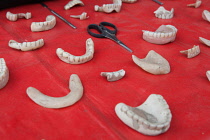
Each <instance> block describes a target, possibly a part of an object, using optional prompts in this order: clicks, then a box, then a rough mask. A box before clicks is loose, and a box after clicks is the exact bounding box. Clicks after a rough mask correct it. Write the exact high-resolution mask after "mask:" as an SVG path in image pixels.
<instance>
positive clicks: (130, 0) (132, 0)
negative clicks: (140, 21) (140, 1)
mask: <svg viewBox="0 0 210 140" xmlns="http://www.w3.org/2000/svg"><path fill="white" fill-rule="evenodd" d="M136 1H137V0H122V2H125V3H134V2H136Z"/></svg>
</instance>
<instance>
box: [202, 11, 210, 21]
mask: <svg viewBox="0 0 210 140" xmlns="http://www.w3.org/2000/svg"><path fill="white" fill-rule="evenodd" d="M202 17H203V19H204V20H206V21H208V22H210V12H209V11H208V10H203V12H202Z"/></svg>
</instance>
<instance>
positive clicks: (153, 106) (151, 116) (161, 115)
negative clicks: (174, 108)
mask: <svg viewBox="0 0 210 140" xmlns="http://www.w3.org/2000/svg"><path fill="white" fill-rule="evenodd" d="M115 112H116V114H117V116H118V117H119V119H120V120H121V121H122V122H123V123H125V124H126V125H127V126H129V127H131V128H132V129H134V130H136V131H138V132H139V133H142V134H144V135H150V136H155V135H159V134H161V133H164V132H166V131H167V130H168V129H169V127H170V122H171V119H172V114H171V111H170V109H169V106H168V104H167V102H166V101H165V99H164V98H163V97H162V96H161V95H158V94H151V95H150V96H149V97H148V98H147V100H146V101H145V102H144V103H143V104H141V105H140V106H137V107H131V106H128V105H126V104H124V103H119V104H117V105H116V107H115Z"/></svg>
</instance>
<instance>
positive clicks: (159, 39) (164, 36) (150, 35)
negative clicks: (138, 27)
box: [142, 25, 178, 44]
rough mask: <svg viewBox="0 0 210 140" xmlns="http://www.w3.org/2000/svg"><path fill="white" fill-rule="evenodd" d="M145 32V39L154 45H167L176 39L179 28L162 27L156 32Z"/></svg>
mask: <svg viewBox="0 0 210 140" xmlns="http://www.w3.org/2000/svg"><path fill="white" fill-rule="evenodd" d="M142 31H143V39H144V40H146V41H147V42H150V43H153V44H166V43H169V42H173V41H174V40H175V38H176V33H177V31H178V30H177V28H176V27H174V26H172V25H161V26H160V27H159V28H158V29H157V30H156V31H155V32H152V31H146V30H142Z"/></svg>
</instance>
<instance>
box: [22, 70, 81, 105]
mask: <svg viewBox="0 0 210 140" xmlns="http://www.w3.org/2000/svg"><path fill="white" fill-rule="evenodd" d="M69 89H70V90H71V91H70V93H69V94H67V95H66V96H63V97H50V96H47V95H45V94H43V93H41V92H40V91H39V90H37V89H36V88H33V87H28V88H27V90H26V93H27V94H28V96H29V98H30V99H31V100H33V101H34V102H35V103H37V104H38V105H40V106H43V107H46V108H63V107H68V106H71V105H73V104H75V103H76V102H77V101H79V100H80V99H81V97H82V95H83V86H82V83H81V81H80V78H79V76H78V75H76V74H72V75H71V76H70V80H69Z"/></svg>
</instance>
